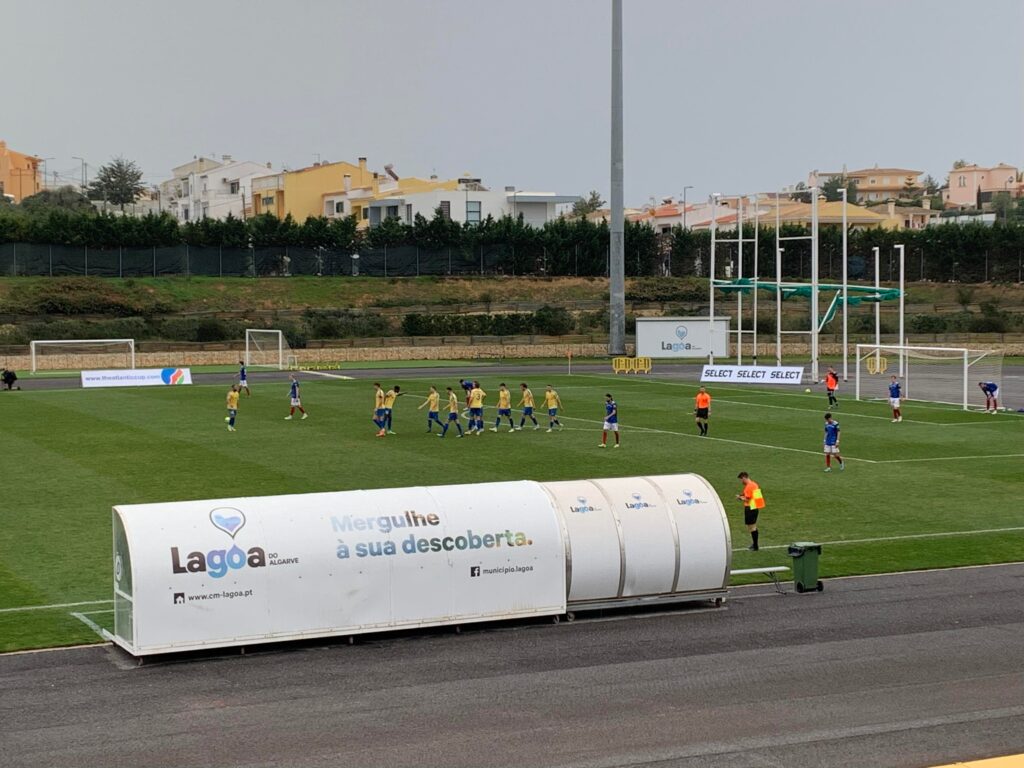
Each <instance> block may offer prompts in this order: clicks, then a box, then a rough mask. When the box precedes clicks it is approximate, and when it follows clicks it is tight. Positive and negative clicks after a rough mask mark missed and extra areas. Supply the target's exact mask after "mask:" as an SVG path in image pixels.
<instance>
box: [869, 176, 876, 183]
mask: <svg viewBox="0 0 1024 768" xmlns="http://www.w3.org/2000/svg"><path fill="white" fill-rule="evenodd" d="M874 183H875V177H874V176H872V177H871V178H870V179H868V184H874Z"/></svg>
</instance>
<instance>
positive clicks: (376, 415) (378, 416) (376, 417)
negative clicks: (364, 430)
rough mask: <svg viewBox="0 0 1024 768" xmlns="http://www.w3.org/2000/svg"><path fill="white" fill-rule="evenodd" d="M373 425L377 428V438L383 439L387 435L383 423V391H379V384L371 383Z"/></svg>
mask: <svg viewBox="0 0 1024 768" xmlns="http://www.w3.org/2000/svg"><path fill="white" fill-rule="evenodd" d="M373 390H374V392H373V398H374V402H373V423H374V424H375V425H376V427H377V437H384V435H386V434H387V430H386V426H387V425H386V423H385V421H384V415H385V414H384V390H383V389H381V386H380V382H379V381H375V382H373Z"/></svg>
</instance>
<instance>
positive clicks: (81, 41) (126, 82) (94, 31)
mask: <svg viewBox="0 0 1024 768" xmlns="http://www.w3.org/2000/svg"><path fill="white" fill-rule="evenodd" d="M624 6H625V11H624V16H625V21H624V28H625V40H624V48H625V63H624V69H625V110H626V121H625V164H626V165H625V168H626V201H627V204H631V205H640V204H643V203H645V202H646V201H647V200H648V198H649V197H650V196H657V197H661V196H669V195H677V194H679V193H680V192H681V191H682V188H683V186H684V185H692V186H693V189H692V190H690V191H689V193H688V197H689V199H691V200H693V199H696V198H700V197H705V196H706V195H708V194H709V193H711V192H722V193H724V194H728V193H735V192H754V191H763V190H770V189H777V188H779V187H780V186H781V185H786V184H792V183H794V182H797V181H800V180H804V179H806V175H807V172H808V171H809V170H811V169H814V168H818V169H820V170H823V171H824V170H837V169H839V168H841V167H842V166H843V164H844V163H845V164H846V165H847V167H848V168H850V169H854V168H859V167H865V166H868V167H870V166H872V165H874V164H876V163H877V164H879V165H881V166H899V167H904V168H913V169H920V170H922V171H925V172H928V173H931V174H932V175H934V176H935V177H936V178H938V179H939V180H940V181H941V180H942V179H943V178H944V176H945V174H946V173H947V172H948V170H949V167H950V165H951V163H952V162H953V161H954V160H956V159H957V158H960V157H964V158H966V159H968V160H970V161H972V162H977V163H979V164H995V163H997V162H1000V161H1004V162H1008V163H1011V164H1014V165H1018V166H1021V165H1024V57H1022V53H1021V50H1022V48H1021V43H1022V40H1024V1H1022V0H985V2H965V1H964V0H900V1H899V2H894V1H893V0H854V1H853V2H832V1H831V0H776V1H775V2H755V1H754V0H625V3H624ZM0 19H2V22H0V24H2V28H3V37H4V44H3V46H2V48H0V50H3V54H4V61H3V68H4V71H5V77H4V95H3V98H2V99H0V138H4V139H6V140H7V142H8V144H9V145H10V146H11V147H12V148H14V149H18V150H21V151H26V152H32V153H36V154H38V155H40V156H43V157H47V156H53V157H54V158H55V159H54V160H50V161H49V162H48V168H49V170H50V171H51V172H52V171H53V170H57V171H59V172H61V173H62V174H67V175H69V176H74V177H76V178H77V176H78V173H79V171H78V169H77V167H78V162H77V161H75V160H72V159H71V158H72V156H74V155H79V156H82V157H85V158H86V159H87V161H88V162H89V164H90V165H91V166H96V165H98V164H100V163H103V162H106V161H108V160H109V159H110V158H111V157H112V156H115V155H124V156H125V157H127V158H130V159H133V160H136V161H137V162H138V163H139V164H140V165H141V166H142V168H143V169H144V171H145V174H146V181H147V182H156V181H158V180H160V179H162V178H165V177H166V176H167V175H168V173H169V170H170V168H171V167H172V166H175V165H178V164H181V163H183V162H186V161H188V160H190V159H191V158H192V156H193V155H197V154H207V155H210V154H217V155H220V154H232V155H233V156H234V157H235V158H236V159H252V160H257V161H260V162H267V161H270V162H273V163H274V165H275V167H278V166H280V165H282V164H285V165H287V166H288V167H291V168H297V167H301V166H304V165H308V164H310V163H312V162H313V161H314V160H315V153H319V154H320V156H321V157H322V158H323V159H326V160H349V161H353V162H354V161H355V159H356V158H357V157H358V156H360V155H364V156H367V157H368V158H369V162H370V166H371V167H372V168H374V169H381V168H382V167H383V165H384V164H385V163H388V162H392V163H394V164H395V168H396V170H397V172H398V173H399V174H404V175H416V176H428V175H429V174H431V173H437V174H438V175H440V176H443V177H453V176H458V175H461V174H462V173H464V172H469V173H471V174H473V175H474V176H479V177H481V178H482V179H483V181H484V183H485V184H487V185H489V186H491V187H492V188H500V187H501V186H504V185H515V186H517V187H519V188H520V189H532V190H549V191H555V192H559V193H565V194H570V193H583V192H585V191H587V190H589V189H592V188H593V189H598V190H600V191H601V192H602V194H604V195H607V192H608V187H609V184H608V174H609V171H608V167H609V156H608V153H609V115H610V106H609V103H610V99H609V72H610V20H611V2H610V0H516V1H515V2H499V1H498V0H429V1H428V0H379V1H377V2H369V1H367V0H359V1H358V2H355V1H352V0H288V2H265V1H263V0H258V1H257V2H253V1H252V0H244V1H236V0H175V2H166V0H164V1H162V2H155V1H154V0H130V1H128V0H101V1H100V2H82V1H81V0H32V1H31V2H28V1H26V0H22V1H20V2H19V1H18V0H4V2H3V4H2V12H0Z"/></svg>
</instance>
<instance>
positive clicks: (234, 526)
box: [210, 507, 245, 539]
mask: <svg viewBox="0 0 1024 768" xmlns="http://www.w3.org/2000/svg"><path fill="white" fill-rule="evenodd" d="M210 522H211V523H213V527H214V528H219V529H220V530H222V531H224V533H226V534H227V535H228V536H230V537H231V538H232V539H233V538H235V535H236V534H237V533H238V532H239V531H240V530H242V528H244V527H245V513H243V512H242V510H240V509H235V508H234V507H217V508H216V509H211V510H210Z"/></svg>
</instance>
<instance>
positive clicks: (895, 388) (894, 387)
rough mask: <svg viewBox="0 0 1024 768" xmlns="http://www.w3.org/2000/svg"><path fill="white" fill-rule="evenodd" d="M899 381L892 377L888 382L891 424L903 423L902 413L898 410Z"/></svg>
mask: <svg viewBox="0 0 1024 768" xmlns="http://www.w3.org/2000/svg"><path fill="white" fill-rule="evenodd" d="M900 392H901V388H900V380H899V379H898V378H897V377H895V376H893V377H892V378H891V379H890V380H889V407H890V408H892V423H893V424H895V423H897V422H899V421H903V411H901V410H900Z"/></svg>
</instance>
